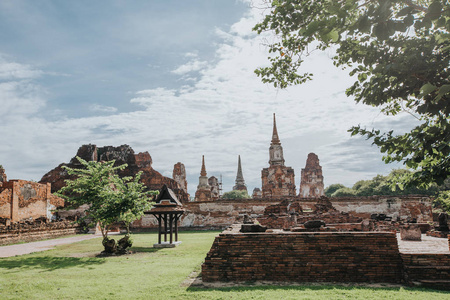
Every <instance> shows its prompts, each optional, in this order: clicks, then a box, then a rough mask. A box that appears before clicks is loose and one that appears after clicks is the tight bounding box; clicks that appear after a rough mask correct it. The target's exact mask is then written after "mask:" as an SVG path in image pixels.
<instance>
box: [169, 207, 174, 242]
mask: <svg viewBox="0 0 450 300" xmlns="http://www.w3.org/2000/svg"><path fill="white" fill-rule="evenodd" d="M172 223H173V214H169V226H170V243H171V244H172V243H173V237H172V235H173V229H172V228H173V224H172Z"/></svg>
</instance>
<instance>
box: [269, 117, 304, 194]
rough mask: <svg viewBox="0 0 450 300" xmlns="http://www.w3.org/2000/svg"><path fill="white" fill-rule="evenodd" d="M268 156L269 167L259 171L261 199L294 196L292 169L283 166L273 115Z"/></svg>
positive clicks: (281, 148) (281, 149)
mask: <svg viewBox="0 0 450 300" xmlns="http://www.w3.org/2000/svg"><path fill="white" fill-rule="evenodd" d="M269 156H270V159H269V167H268V168H264V169H262V171H261V180H262V196H263V198H279V197H283V196H295V194H296V193H295V174H294V169H292V168H291V167H286V166H285V165H284V156H283V147H281V142H280V138H279V137H278V131H277V123H276V119H275V114H273V132H272V141H271V143H270V148H269Z"/></svg>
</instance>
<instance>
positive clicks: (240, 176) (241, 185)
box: [233, 155, 247, 191]
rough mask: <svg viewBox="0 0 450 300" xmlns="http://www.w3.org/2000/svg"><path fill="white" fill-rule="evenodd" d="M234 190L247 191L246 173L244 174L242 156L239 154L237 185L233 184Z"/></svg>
mask: <svg viewBox="0 0 450 300" xmlns="http://www.w3.org/2000/svg"><path fill="white" fill-rule="evenodd" d="M233 190H234V191H236V190H237V191H247V186H246V185H245V180H244V175H243V174H242V167H241V156H240V155H239V156H238V170H237V174H236V185H235V186H233Z"/></svg>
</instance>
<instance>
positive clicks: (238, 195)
mask: <svg viewBox="0 0 450 300" xmlns="http://www.w3.org/2000/svg"><path fill="white" fill-rule="evenodd" d="M249 198H251V197H250V196H249V194H248V193H247V191H238V190H233V191H229V192H226V193H224V194H223V195H222V199H249Z"/></svg>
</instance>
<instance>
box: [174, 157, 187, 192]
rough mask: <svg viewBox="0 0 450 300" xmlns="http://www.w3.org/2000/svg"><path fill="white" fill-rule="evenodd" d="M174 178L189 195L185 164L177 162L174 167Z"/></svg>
mask: <svg viewBox="0 0 450 300" xmlns="http://www.w3.org/2000/svg"><path fill="white" fill-rule="evenodd" d="M172 178H173V180H175V181H176V182H177V183H178V185H179V186H180V188H181V189H182V190H183V191H185V192H186V193H188V189H187V184H188V183H187V179H186V168H185V167H184V164H182V163H180V162H177V163H176V164H175V165H173V172H172Z"/></svg>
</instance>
